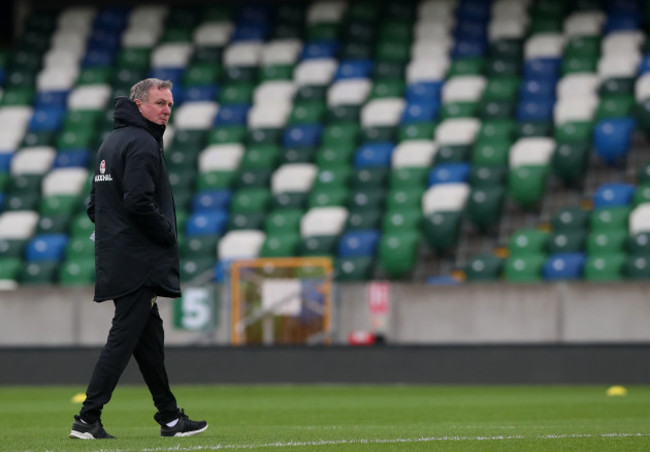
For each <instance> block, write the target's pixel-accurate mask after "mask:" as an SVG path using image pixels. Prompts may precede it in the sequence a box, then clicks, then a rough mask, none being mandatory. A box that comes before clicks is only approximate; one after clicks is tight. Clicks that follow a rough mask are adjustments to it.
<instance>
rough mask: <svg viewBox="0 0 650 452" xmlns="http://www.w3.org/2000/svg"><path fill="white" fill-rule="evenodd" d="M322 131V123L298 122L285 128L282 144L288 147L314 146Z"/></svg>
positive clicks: (318, 140)
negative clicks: (298, 123)
mask: <svg viewBox="0 0 650 452" xmlns="http://www.w3.org/2000/svg"><path fill="white" fill-rule="evenodd" d="M322 133H323V126H322V124H300V125H295V126H289V127H287V128H286V129H285V131H284V135H283V138H282V142H283V145H284V146H285V147H287V148H289V147H298V148H300V147H316V146H318V145H319V143H320V137H321V134H322Z"/></svg>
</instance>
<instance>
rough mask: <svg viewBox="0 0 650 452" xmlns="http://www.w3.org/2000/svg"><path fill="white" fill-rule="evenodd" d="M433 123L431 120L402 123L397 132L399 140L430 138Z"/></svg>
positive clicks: (433, 129) (432, 134)
mask: <svg viewBox="0 0 650 452" xmlns="http://www.w3.org/2000/svg"><path fill="white" fill-rule="evenodd" d="M435 128H436V126H435V124H434V123H432V122H429V121H427V122H415V123H409V124H403V125H402V126H401V127H400V129H399V132H398V139H399V141H400V142H401V141H406V140H430V139H431V138H432V137H433V136H434V131H435Z"/></svg>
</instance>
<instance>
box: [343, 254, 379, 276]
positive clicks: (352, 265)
mask: <svg viewBox="0 0 650 452" xmlns="http://www.w3.org/2000/svg"><path fill="white" fill-rule="evenodd" d="M374 265H375V260H374V258H372V257H340V258H337V259H336V260H335V261H334V280H335V281H337V282H359V281H368V280H370V279H371V278H372V276H373V272H374Z"/></svg>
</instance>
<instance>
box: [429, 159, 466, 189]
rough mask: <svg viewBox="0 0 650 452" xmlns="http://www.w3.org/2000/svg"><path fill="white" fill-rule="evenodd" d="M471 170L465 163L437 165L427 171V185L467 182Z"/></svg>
mask: <svg viewBox="0 0 650 452" xmlns="http://www.w3.org/2000/svg"><path fill="white" fill-rule="evenodd" d="M471 170H472V166H471V165H470V164H469V163H467V162H446V163H439V164H437V165H436V166H434V167H433V168H432V169H431V170H430V171H429V177H428V185H429V187H430V186H432V185H436V184H445V183H453V182H467V180H468V179H469V174H470V172H471Z"/></svg>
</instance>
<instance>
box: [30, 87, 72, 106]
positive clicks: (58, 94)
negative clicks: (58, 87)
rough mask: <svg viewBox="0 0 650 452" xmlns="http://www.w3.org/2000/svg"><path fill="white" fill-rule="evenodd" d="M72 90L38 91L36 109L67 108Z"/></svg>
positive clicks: (35, 102)
mask: <svg viewBox="0 0 650 452" xmlns="http://www.w3.org/2000/svg"><path fill="white" fill-rule="evenodd" d="M69 94H70V90H62V91H38V92H37V93H36V98H35V99H34V108H35V109H41V108H48V107H59V108H66V107H67V105H68V95H69Z"/></svg>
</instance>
